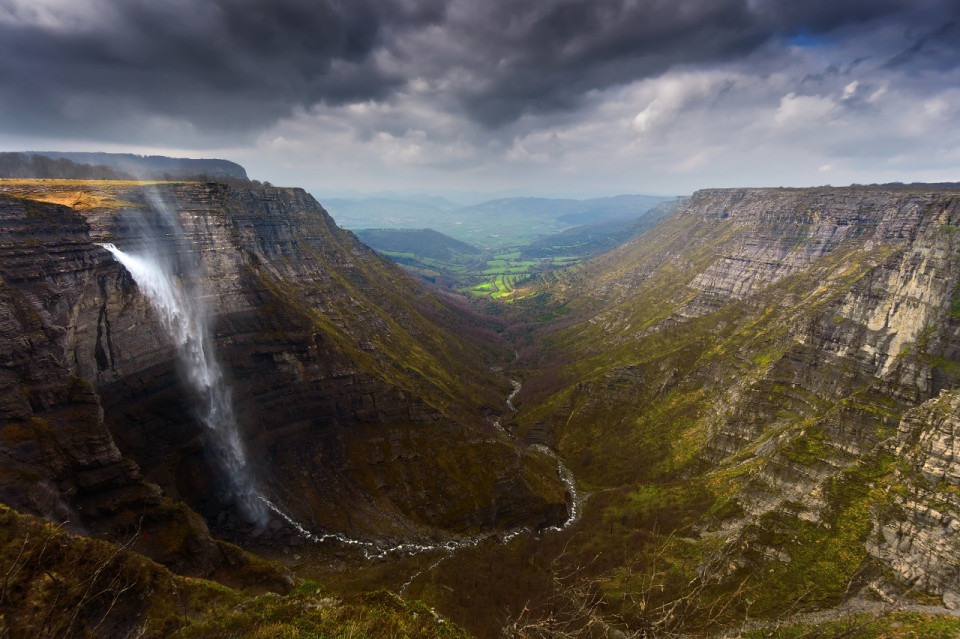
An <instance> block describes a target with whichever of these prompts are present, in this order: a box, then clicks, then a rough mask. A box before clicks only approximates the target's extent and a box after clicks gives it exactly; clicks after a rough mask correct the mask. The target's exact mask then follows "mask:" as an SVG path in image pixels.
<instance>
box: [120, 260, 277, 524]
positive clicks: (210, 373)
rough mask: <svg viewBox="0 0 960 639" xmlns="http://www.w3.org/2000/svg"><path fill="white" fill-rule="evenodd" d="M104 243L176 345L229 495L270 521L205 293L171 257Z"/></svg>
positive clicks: (256, 516)
mask: <svg viewBox="0 0 960 639" xmlns="http://www.w3.org/2000/svg"><path fill="white" fill-rule="evenodd" d="M103 247H104V248H105V249H107V250H108V251H110V253H111V254H113V256H114V257H115V258H116V259H117V261H118V262H120V263H121V264H122V265H123V266H124V267H125V268H126V269H127V271H129V273H130V275H131V276H133V279H134V281H135V282H136V283H137V286H138V287H139V288H140V290H141V291H142V292H143V294H144V295H145V296H146V297H147V299H148V300H149V301H150V304H151V305H152V306H153V308H154V310H155V311H156V313H157V315H158V316H159V319H160V324H161V325H162V326H163V328H164V330H165V331H166V332H167V334H168V335H169V337H170V339H171V341H172V342H173V344H174V346H175V347H176V352H177V358H178V359H179V361H180V364H181V365H182V368H183V370H184V373H185V376H186V378H187V381H188V382H189V384H190V386H191V387H192V388H193V390H194V391H195V392H196V394H197V398H198V410H197V414H198V416H199V418H200V420H201V421H202V422H203V425H204V426H205V427H206V428H207V430H208V431H209V433H210V435H211V436H212V437H211V440H212V442H213V444H214V448H215V450H216V453H217V456H218V457H219V461H220V464H221V465H222V470H224V471H225V472H226V473H227V479H228V483H229V486H230V491H231V494H230V495H229V497H230V498H231V499H233V500H235V501H236V502H237V505H238V506H239V507H240V508H241V509H242V511H243V512H244V513H245V514H246V515H247V516H248V517H249V518H250V519H251V520H252V521H254V522H256V523H258V524H263V523H266V520H267V510H266V508H265V507H264V504H263V502H262V500H261V499H260V495H259V492H258V491H257V489H256V486H255V484H254V481H253V477H252V475H251V473H250V469H249V468H248V467H247V459H246V454H245V452H244V448H243V442H241V441H240V434H239V432H238V425H237V418H236V414H235V413H234V410H233V401H232V398H231V394H230V388H229V386H228V385H227V383H226V380H225V379H224V376H223V371H222V370H221V368H220V364H219V363H218V361H217V358H216V354H215V352H214V345H213V339H212V335H211V332H210V328H209V315H208V312H207V309H206V306H205V304H204V303H203V301H202V296H200V295H199V294H198V293H199V291H196V290H193V288H192V287H184V286H183V285H181V283H180V282H179V281H178V279H177V277H176V276H175V275H174V273H173V268H172V266H171V264H170V260H169V259H165V258H164V257H162V256H159V255H149V254H144V255H134V254H131V253H125V252H123V251H121V250H120V249H118V248H117V247H116V246H114V245H113V244H104V245H103Z"/></svg>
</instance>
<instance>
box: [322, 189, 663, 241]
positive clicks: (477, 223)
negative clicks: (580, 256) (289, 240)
mask: <svg viewBox="0 0 960 639" xmlns="http://www.w3.org/2000/svg"><path fill="white" fill-rule="evenodd" d="M670 199H673V198H669V197H662V196H653V195H619V196H616V197H607V198H596V199H588V200H571V199H551V198H533V197H515V198H504V199H496V200H489V201H487V202H482V203H480V204H476V205H472V206H465V207H461V206H458V205H457V204H455V203H453V202H451V201H449V200H446V199H444V198H439V197H428V196H423V197H411V198H392V197H372V198H359V199H344V198H330V199H321V202H322V203H323V205H324V207H325V208H326V209H327V210H328V211H329V212H330V214H331V215H332V216H333V217H334V219H336V220H337V223H338V224H340V225H341V226H343V227H345V228H350V229H365V228H377V229H385V228H394V229H422V228H431V229H434V230H436V231H439V232H441V233H444V234H446V235H449V236H451V237H454V238H456V239H458V240H460V241H463V242H467V243H470V244H473V245H474V246H477V247H480V248H496V247H500V246H506V245H516V244H526V243H528V242H530V241H532V240H533V239H534V238H536V237H539V236H543V235H552V234H554V233H559V232H561V231H565V230H567V229H569V228H572V227H575V226H581V225H585V224H597V223H601V222H607V221H610V220H615V219H628V218H632V219H635V218H638V217H641V216H642V215H644V214H645V213H646V212H647V211H649V210H650V209H652V208H654V207H655V206H657V205H658V204H660V203H661V202H664V201H667V200H670Z"/></svg>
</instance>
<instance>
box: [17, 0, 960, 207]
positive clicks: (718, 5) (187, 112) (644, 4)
mask: <svg viewBox="0 0 960 639" xmlns="http://www.w3.org/2000/svg"><path fill="white" fill-rule="evenodd" d="M0 150H10V151H16V150H20V151H22V150H91V151H92V150H107V151H129V152H138V153H162V154H167V155H178V156H188V157H225V158H227V159H231V160H234V161H237V162H240V163H241V164H243V165H244V166H246V167H247V170H248V172H249V173H250V175H251V177H255V178H258V179H265V180H269V181H271V182H274V183H276V184H284V185H297V186H304V187H307V188H308V189H310V190H313V191H315V192H320V193H330V194H336V193H341V192H343V191H345V190H350V189H354V190H359V191H378V190H384V189H397V190H404V191H411V192H412V191H436V190H441V189H449V190H474V191H491V192H493V191H516V192H525V193H530V194H562V195H578V194H580V195H598V194H614V193H625V192H630V193H657V194H675V193H687V192H690V191H692V190H694V189H696V188H700V187H707V186H743V185H756V186H777V185H811V184H849V183H851V182H860V183H871V182H885V181H905V182H909V181H944V180H949V181H960V0H803V1H800V0H0Z"/></svg>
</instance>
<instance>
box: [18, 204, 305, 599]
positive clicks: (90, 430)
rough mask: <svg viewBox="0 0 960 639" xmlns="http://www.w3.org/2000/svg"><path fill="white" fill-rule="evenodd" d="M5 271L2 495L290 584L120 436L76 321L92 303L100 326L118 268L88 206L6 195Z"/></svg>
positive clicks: (160, 550)
mask: <svg viewBox="0 0 960 639" xmlns="http://www.w3.org/2000/svg"><path fill="white" fill-rule="evenodd" d="M0 274H2V284H0V287H2V288H0V353H2V355H0V357H2V359H0V459H2V460H3V463H2V464H0V499H2V501H3V502H5V503H7V504H10V505H12V506H14V507H16V508H18V509H20V510H23V511H26V512H30V513H34V514H38V515H40V516H43V517H45V518H47V519H50V520H52V521H56V522H68V524H67V526H68V528H69V529H71V530H74V531H78V532H83V533H88V534H93V533H104V534H107V535H110V536H113V537H116V538H122V539H135V540H136V541H135V544H134V548H137V549H140V550H142V551H143V552H146V553H148V554H150V555H151V556H152V557H154V558H156V559H157V560H159V561H161V562H163V563H165V564H167V565H168V566H171V567H172V568H174V569H176V570H177V571H178V572H181V573H183V574H187V575H192V576H203V577H215V578H218V579H221V580H223V581H226V582H228V583H234V584H238V585H258V586H264V585H266V586H268V587H272V588H284V587H288V583H287V577H285V576H284V575H283V573H282V571H280V570H278V569H276V568H270V567H267V568H265V569H262V570H259V571H253V572H251V573H246V574H245V572H244V571H246V570H247V569H248V568H250V567H251V566H252V565H253V564H254V563H256V560H254V559H253V558H251V557H250V556H248V555H246V554H245V553H243V552H242V551H241V550H240V549H239V548H236V547H233V546H230V545H227V544H223V543H221V542H217V541H215V540H214V539H213V538H212V537H211V535H210V532H209V530H208V528H207V526H206V524H205V523H204V522H203V520H202V519H201V518H200V517H198V516H197V515H196V514H195V513H193V512H191V511H190V510H189V509H188V508H186V507H185V506H183V505H182V504H175V503H173V502H172V501H171V500H170V499H169V498H165V497H164V495H163V491H162V490H161V488H160V487H159V486H158V485H156V484H154V483H152V482H149V481H147V480H145V479H144V477H143V475H142V472H141V470H140V468H139V466H138V465H137V463H136V462H135V461H133V460H132V459H130V458H129V457H127V456H124V455H123V454H122V453H121V451H120V450H119V448H118V447H117V445H116V441H115V439H114V437H113V436H112V434H111V432H110V430H109V429H108V428H107V425H106V424H105V423H104V420H103V409H102V406H101V403H100V396H99V395H98V393H97V390H96V388H95V387H94V385H92V384H91V382H90V381H89V380H87V379H84V378H83V377H81V376H79V375H78V374H77V372H78V371H77V370H76V369H77V361H76V359H75V351H74V341H75V340H74V334H73V332H72V328H73V326H74V325H75V324H76V323H77V322H78V321H82V319H81V318H86V317H87V316H88V315H90V314H92V317H93V318H94V320H93V322H92V325H94V326H96V320H95V318H96V317H97V316H98V315H99V314H100V312H101V303H100V302H99V301H98V296H99V297H100V298H105V297H106V294H105V293H104V292H103V291H105V289H106V286H107V283H108V282H114V281H116V280H117V279H118V278H119V277H120V276H121V275H120V274H121V271H120V269H118V268H117V265H116V264H114V263H112V261H111V260H109V259H107V257H106V256H104V255H103V254H102V250H101V249H100V248H99V247H97V246H95V245H94V244H93V243H92V242H91V241H90V237H89V226H88V225H87V224H86V222H84V220H83V219H82V217H80V215H78V214H77V213H76V211H73V210H72V209H69V208H67V207H63V206H57V205H50V204H44V203H39V202H33V201H29V200H22V199H15V198H9V197H4V196H0ZM100 337H102V336H100ZM100 337H98V338H97V343H98V344H99V343H100V341H101V340H100ZM91 356H93V357H98V356H99V355H98V354H97V353H95V352H93V351H91ZM254 573H256V574H254Z"/></svg>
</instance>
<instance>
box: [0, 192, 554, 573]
mask: <svg viewBox="0 0 960 639" xmlns="http://www.w3.org/2000/svg"><path fill="white" fill-rule="evenodd" d="M0 189H3V190H6V191H7V192H8V194H9V195H6V196H4V195H0V224H2V226H3V228H2V231H3V232H2V235H0V237H2V239H0V272H2V274H3V291H2V292H3V294H2V296H0V297H2V300H0V302H2V309H3V321H2V324H0V331H2V332H0V339H2V346H0V352H3V353H4V358H5V361H4V362H3V367H2V369H0V373H2V383H3V393H2V398H0V410H2V411H3V413H2V415H0V416H2V419H3V422H4V424H5V426H4V430H3V437H4V438H3V451H2V452H3V454H4V455H5V456H7V457H8V458H10V459H12V460H15V462H16V463H15V464H12V465H5V466H4V476H5V481H4V485H3V487H2V490H3V491H4V492H3V499H4V501H6V502H7V503H10V504H12V505H14V506H16V507H18V508H22V509H25V510H28V511H30V512H34V513H38V514H42V515H46V516H50V517H54V518H56V517H63V516H65V515H66V513H67V512H72V518H73V519H74V520H75V521H78V522H80V523H81V524H82V525H84V526H87V527H89V528H90V529H91V530H106V529H112V528H115V527H116V526H117V525H119V524H117V522H118V521H121V520H123V521H127V523H130V524H131V525H132V520H134V519H137V518H138V517H140V516H142V515H143V514H144V513H155V512H158V509H160V510H163V511H165V512H166V511H169V512H177V513H180V514H179V515H178V516H179V517H180V519H181V520H183V521H184V522H186V523H184V526H185V527H186V528H187V529H189V530H191V531H200V532H198V533H197V534H198V535H200V534H201V533H202V535H206V537H207V538H209V534H208V533H206V527H207V525H209V526H210V527H212V528H213V529H214V531H215V532H216V533H217V534H218V535H225V536H227V537H228V538H231V539H234V540H236V541H238V542H242V543H246V544H253V545H255V546H258V547H263V546H271V545H279V544H281V543H288V542H294V543H299V542H296V541H294V537H295V535H293V533H292V531H291V530H290V529H287V528H286V527H285V526H278V525H274V524H271V526H268V527H267V528H266V529H254V528H253V525H252V524H247V523H245V522H244V521H243V520H242V517H238V516H237V513H236V512H235V511H234V509H233V508H232V507H231V505H230V503H228V502H227V501H226V500H224V499H223V498H222V495H223V487H224V478H223V477H222V476H221V475H220V474H219V470H220V469H219V468H218V467H217V463H216V459H215V455H214V452H213V451H212V450H211V445H210V442H209V438H208V437H207V436H206V434H205V432H204V429H203V428H202V426H201V425H200V424H199V423H198V419H197V416H196V414H195V412H194V410H193V406H192V403H193V397H192V394H191V389H190V388H189V387H188V386H187V385H185V384H184V382H183V376H182V375H181V371H179V370H178V365H177V362H176V358H175V356H174V351H173V346H172V345H171V343H170V340H169V338H168V337H167V336H166V334H165V332H164V331H163V330H162V328H161V326H160V325H159V323H158V321H157V317H156V314H155V312H154V310H153V309H152V308H151V307H150V304H149V303H148V301H147V300H146V299H145V298H144V297H143V295H142V294H141V292H140V291H139V289H138V287H137V285H136V283H135V282H134V281H133V280H132V278H131V277H130V275H129V274H128V273H127V272H126V271H125V270H124V269H123V267H121V266H120V265H119V264H118V263H117V262H115V261H114V260H113V258H112V257H111V256H110V254H109V253H108V252H107V251H106V250H104V249H103V248H102V247H100V246H98V243H100V242H107V241H109V242H112V243H115V244H116V245H117V246H119V247H120V248H121V249H123V250H125V251H128V252H136V251H138V250H144V249H150V250H155V251H165V252H168V253H170V254H171V255H174V256H175V257H176V259H178V260H179V262H178V264H179V266H178V267H177V270H178V272H179V273H180V276H181V279H182V280H189V279H191V278H192V279H193V280H194V281H192V282H190V284H191V285H193V286H195V287H196V288H195V290H197V291H201V292H202V295H203V296H204V297H205V298H206V299H205V303H206V304H207V305H208V306H209V307H210V308H211V310H212V317H213V325H214V330H215V341H216V346H217V353H218V357H219V359H220V360H221V363H222V365H223V368H224V369H225V371H226V373H227V376H228V378H229V381H230V385H231V387H232V391H233V397H234V404H235V408H236V412H237V414H238V421H239V425H240V428H241V431H242V435H243V440H244V441H245V443H246V447H247V449H248V451H250V460H251V464H252V467H253V470H254V473H255V476H256V478H257V482H258V484H259V485H260V486H261V489H262V490H263V492H264V493H265V494H267V495H269V497H270V498H271V499H273V500H274V501H275V502H276V503H277V504H279V505H281V506H282V508H283V509H284V510H285V511H287V512H288V513H289V514H291V515H293V516H294V517H295V518H297V519H299V520H300V521H302V522H305V523H306V524H308V526H309V527H311V528H314V529H315V530H329V531H337V532H343V533H346V534H349V535H352V536H359V537H363V538H368V539H374V540H376V539H385V538H398V539H399V538H403V539H409V538H435V537H438V536H439V537H443V536H446V535H449V534H452V533H463V534H467V533H472V532H475V531H478V530H496V529H508V528H513V527H516V526H519V525H527V524H532V525H540V524H543V523H545V522H556V521H559V520H562V518H563V517H564V513H565V511H566V506H565V501H564V500H565V497H564V489H563V486H562V483H561V482H560V481H559V478H558V477H557V473H556V465H555V462H553V461H552V460H551V459H549V458H547V457H546V456H544V455H541V454H539V453H536V452H531V451H528V450H526V449H525V448H523V447H521V446H518V445H516V444H515V443H513V442H511V441H509V440H508V439H507V438H505V437H504V436H502V435H501V434H499V433H498V431H497V430H496V429H495V428H494V427H493V426H492V425H491V424H490V422H489V420H488V415H490V414H492V413H495V412H496V411H499V410H503V411H505V410H506V407H505V406H504V402H503V396H505V395H506V392H508V389H509V385H508V384H507V383H506V381H505V380H501V379H498V378H497V377H496V376H495V374H494V373H493V372H492V371H491V370H490V367H489V366H488V365H487V363H486V361H485V355H484V351H483V347H482V346H481V345H479V344H478V343H477V341H476V340H475V341H470V339H469V336H470V335H471V332H475V331H476V328H477V327H475V326H473V325H472V324H471V320H470V319H469V318H468V317H466V316H464V315H462V314H461V313H459V312H458V311H456V310H454V309H453V308H451V307H449V306H448V305H446V304H445V303H443V302H442V301H440V300H439V299H437V298H436V297H434V296H432V295H430V294H428V293H427V292H426V291H425V290H424V289H422V288H421V287H419V286H418V285H416V284H415V283H413V282H412V281H411V280H409V278H407V277H406V276H405V275H404V274H403V273H402V272H401V271H399V269H397V268H396V267H394V266H392V265H391V264H390V263H388V262H386V261H385V260H383V259H381V258H379V257H378V256H377V255H376V254H375V253H373V252H372V251H371V250H369V249H368V248H367V247H365V246H363V245H362V244H361V243H359V242H358V241H357V240H356V238H354V237H353V236H352V235H351V234H349V233H348V232H345V231H342V230H340V229H339V228H337V227H336V225H335V224H334V223H333V221H332V220H331V219H330V218H329V216H328V215H327V214H326V212H325V211H323V209H322V208H321V207H320V206H319V205H318V204H317V203H316V202H315V201H314V200H313V199H312V198H311V197H310V196H308V195H307V194H305V193H304V192H303V191H301V190H296V189H277V188H271V187H260V186H254V185H250V186H249V188H247V187H232V188H231V187H227V186H224V185H218V184H199V183H184V184H156V185H143V184H136V183H101V184H97V183H87V184H80V185H78V184H76V183H58V182H55V181H50V182H10V183H6V184H2V185H0ZM74 192H76V194H75V193H74ZM65 195H70V197H69V198H67V199H68V200H70V202H71V203H73V204H74V205H75V208H69V207H66V206H59V205H56V204H47V203H45V202H62V201H65V200H64V197H65ZM74 195H76V197H74ZM165 216H166V217H165ZM171 216H172V217H171ZM170 220H175V222H176V226H177V227H178V228H179V229H181V231H180V232H181V233H182V236H181V237H180V238H174V237H172V236H170V234H169V233H168V234H167V235H164V234H163V233H157V232H156V231H158V230H161V231H162V230H163V229H169V228H172V227H170V224H169V223H170ZM174 240H177V242H179V243H180V245H181V247H185V250H182V249H180V250H179V253H178V246H177V243H176V242H175V241H174ZM187 283H188V282H186V281H184V285H185V286H186V285H187ZM454 331H458V332H459V333H460V335H457V334H455V333H454ZM504 387H506V389H507V390H504ZM179 502H183V503H185V504H187V505H188V506H189V507H190V508H192V509H194V510H196V511H197V512H199V513H200V514H201V515H202V516H203V518H204V519H205V520H206V524H205V523H204V521H201V520H200V519H199V518H197V517H196V516H195V515H193V514H192V513H191V512H190V510H188V509H186V508H184V507H183V506H182V505H179V506H178V505H177V504H178V503H179ZM151 516H152V515H151ZM158 517H159V515H158ZM128 520H129V521H128ZM188 520H189V521H188ZM103 522H108V523H103ZM159 531H160V528H158V532H157V535H160V532H159ZM168 532H169V528H168ZM190 534H191V535H192V534H193V533H192V532H191V533H190ZM141 536H144V535H141ZM174 536H176V535H174ZM188 536H189V535H188ZM156 554H157V553H154V556H156ZM161 560H163V558H162V557H161ZM171 561H173V560H172V559H171Z"/></svg>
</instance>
